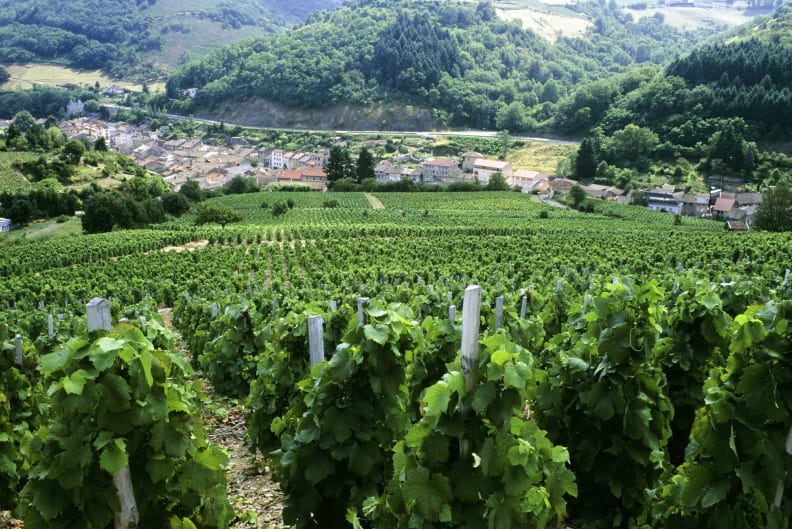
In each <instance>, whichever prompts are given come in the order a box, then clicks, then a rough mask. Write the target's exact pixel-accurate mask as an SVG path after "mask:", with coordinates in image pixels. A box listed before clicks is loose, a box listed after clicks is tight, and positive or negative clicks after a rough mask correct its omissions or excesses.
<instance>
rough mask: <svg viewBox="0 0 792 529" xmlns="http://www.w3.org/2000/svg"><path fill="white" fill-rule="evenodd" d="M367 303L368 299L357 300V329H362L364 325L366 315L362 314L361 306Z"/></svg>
mask: <svg viewBox="0 0 792 529" xmlns="http://www.w3.org/2000/svg"><path fill="white" fill-rule="evenodd" d="M368 302H369V298H358V299H357V307H358V327H363V325H365V323H366V315H365V314H364V313H363V305H365V304H366V303H368Z"/></svg>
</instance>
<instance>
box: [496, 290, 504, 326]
mask: <svg viewBox="0 0 792 529" xmlns="http://www.w3.org/2000/svg"><path fill="white" fill-rule="evenodd" d="M502 326H503V296H498V297H497V298H495V330H496V331H497V330H498V329H500V328H501V327H502Z"/></svg>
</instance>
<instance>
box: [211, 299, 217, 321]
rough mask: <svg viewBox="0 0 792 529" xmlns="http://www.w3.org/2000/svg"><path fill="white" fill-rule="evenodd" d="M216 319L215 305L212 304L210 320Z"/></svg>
mask: <svg viewBox="0 0 792 529" xmlns="http://www.w3.org/2000/svg"><path fill="white" fill-rule="evenodd" d="M216 317H217V303H212V319H214V318H216Z"/></svg>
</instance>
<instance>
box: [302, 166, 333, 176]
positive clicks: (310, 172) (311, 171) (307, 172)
mask: <svg viewBox="0 0 792 529" xmlns="http://www.w3.org/2000/svg"><path fill="white" fill-rule="evenodd" d="M302 175H303V176H314V177H319V178H327V173H325V172H324V171H323V170H322V169H318V168H306V169H303V170H302Z"/></svg>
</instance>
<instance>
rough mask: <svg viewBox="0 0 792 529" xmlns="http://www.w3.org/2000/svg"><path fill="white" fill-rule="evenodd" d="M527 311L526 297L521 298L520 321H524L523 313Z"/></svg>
mask: <svg viewBox="0 0 792 529" xmlns="http://www.w3.org/2000/svg"><path fill="white" fill-rule="evenodd" d="M527 311H528V296H523V297H522V305H521V306H520V319H521V320H524V319H525V313H526V312H527Z"/></svg>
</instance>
